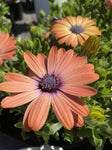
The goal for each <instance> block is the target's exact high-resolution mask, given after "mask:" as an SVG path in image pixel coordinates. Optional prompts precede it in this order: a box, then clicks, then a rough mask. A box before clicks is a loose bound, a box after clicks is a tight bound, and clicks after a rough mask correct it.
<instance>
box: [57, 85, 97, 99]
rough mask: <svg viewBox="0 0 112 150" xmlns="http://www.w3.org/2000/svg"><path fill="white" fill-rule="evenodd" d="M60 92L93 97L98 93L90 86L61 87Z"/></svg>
mask: <svg viewBox="0 0 112 150" xmlns="http://www.w3.org/2000/svg"><path fill="white" fill-rule="evenodd" d="M60 90H61V91H63V92H65V93H69V94H71V95H75V96H83V97H86V96H93V95H96V94H97V91H96V90H95V89H94V88H92V87H89V86H83V85H80V86H69V85H67V86H62V87H60Z"/></svg>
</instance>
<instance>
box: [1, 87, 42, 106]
mask: <svg viewBox="0 0 112 150" xmlns="http://www.w3.org/2000/svg"><path fill="white" fill-rule="evenodd" d="M40 94H41V91H40V90H34V91H28V92H23V93H18V94H15V95H10V96H7V97H5V98H4V99H3V100H2V102H1V106H2V107H3V108H13V107H17V106H21V105H24V104H26V103H28V102H30V101H32V100H34V99H35V98H37V97H39V96H40Z"/></svg>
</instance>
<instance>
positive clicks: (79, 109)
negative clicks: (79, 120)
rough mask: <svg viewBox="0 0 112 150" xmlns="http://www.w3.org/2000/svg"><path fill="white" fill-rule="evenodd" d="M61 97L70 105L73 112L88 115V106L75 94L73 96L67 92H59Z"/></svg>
mask: <svg viewBox="0 0 112 150" xmlns="http://www.w3.org/2000/svg"><path fill="white" fill-rule="evenodd" d="M59 96H60V97H61V99H63V101H65V102H66V104H67V105H68V106H69V107H70V110H71V111H72V112H74V113H75V114H79V115H81V116H88V114H89V110H88V107H87V106H86V105H85V104H84V102H83V101H82V100H81V99H80V98H79V97H77V96H73V95H70V94H67V93H61V92H60V95H59Z"/></svg>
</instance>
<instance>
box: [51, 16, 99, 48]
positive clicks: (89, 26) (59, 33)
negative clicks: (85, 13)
mask: <svg viewBox="0 0 112 150" xmlns="http://www.w3.org/2000/svg"><path fill="white" fill-rule="evenodd" d="M56 22H57V23H56V24H55V25H54V26H53V28H52V33H55V34H56V35H55V37H56V38H58V43H59V44H62V43H65V44H66V45H67V46H69V45H71V46H72V47H74V48H75V47H76V46H77V45H78V44H79V43H80V44H81V45H82V44H83V43H84V41H85V40H87V39H88V37H89V36H90V35H101V32H100V31H99V30H98V28H97V27H95V26H93V25H94V24H95V22H94V21H93V20H89V18H82V17H81V16H78V17H73V16H68V17H67V18H64V19H62V20H57V21H56Z"/></svg>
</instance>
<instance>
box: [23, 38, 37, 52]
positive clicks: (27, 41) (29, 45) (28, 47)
mask: <svg viewBox="0 0 112 150" xmlns="http://www.w3.org/2000/svg"><path fill="white" fill-rule="evenodd" d="M33 47H34V44H33V42H32V41H31V40H30V38H28V37H26V38H25V40H24V42H23V48H24V49H25V50H30V51H31V50H32V49H33Z"/></svg>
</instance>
